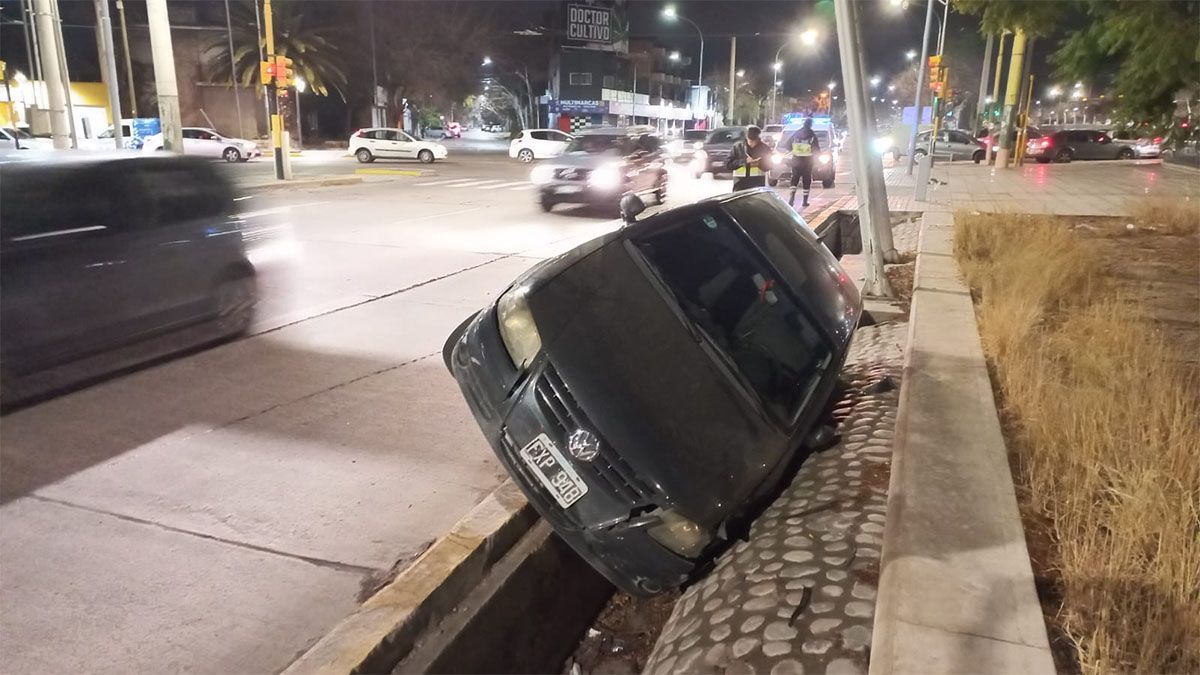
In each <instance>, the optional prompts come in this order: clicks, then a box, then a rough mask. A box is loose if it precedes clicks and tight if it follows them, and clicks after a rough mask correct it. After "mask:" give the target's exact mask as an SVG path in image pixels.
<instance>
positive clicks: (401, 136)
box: [387, 129, 412, 143]
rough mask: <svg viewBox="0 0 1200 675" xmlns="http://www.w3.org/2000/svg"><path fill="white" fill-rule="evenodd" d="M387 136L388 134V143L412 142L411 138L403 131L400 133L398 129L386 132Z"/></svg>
mask: <svg viewBox="0 0 1200 675" xmlns="http://www.w3.org/2000/svg"><path fill="white" fill-rule="evenodd" d="M387 134H388V140H389V141H399V142H401V143H410V142H412V136H409V135H408V134H406V133H404V132H403V131H400V130H399V129H392V130H391V131H389V132H387Z"/></svg>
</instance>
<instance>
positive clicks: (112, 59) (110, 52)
mask: <svg viewBox="0 0 1200 675" xmlns="http://www.w3.org/2000/svg"><path fill="white" fill-rule="evenodd" d="M96 27H97V29H98V30H99V32H100V35H99V38H100V39H99V45H98V46H99V48H100V66H101V67H102V68H103V70H102V71H101V72H103V73H104V84H106V85H108V109H109V112H111V113H112V122H113V140H114V141H115V142H116V145H117V150H124V149H125V138H124V137H123V135H122V134H121V92H120V90H118V89H117V55H116V48H115V47H113V37H112V19H111V18H110V17H109V16H108V0H96Z"/></svg>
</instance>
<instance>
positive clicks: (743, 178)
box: [725, 125, 771, 191]
mask: <svg viewBox="0 0 1200 675" xmlns="http://www.w3.org/2000/svg"><path fill="white" fill-rule="evenodd" d="M770 161H771V147H770V146H768V145H767V144H766V143H764V142H763V140H762V129H759V128H758V127H756V126H753V125H751V126H749V127H746V140H744V141H739V142H738V143H737V144H736V145H734V146H733V150H732V151H731V152H730V153H729V160H728V161H727V162H725V168H726V170H728V171H732V172H733V189H734V191H737V190H746V189H748V188H754V187H762V186H764V185H766V184H767V176H766V173H767V171H769V170H770V168H771V167H770V166H769V163H770Z"/></svg>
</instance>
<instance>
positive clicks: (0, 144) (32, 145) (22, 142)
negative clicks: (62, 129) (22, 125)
mask: <svg viewBox="0 0 1200 675" xmlns="http://www.w3.org/2000/svg"><path fill="white" fill-rule="evenodd" d="M0 148H3V149H6V150H41V151H46V150H53V149H54V141H52V140H50V139H49V138H38V137H36V136H33V135H31V134H30V133H29V132H28V131H25V130H24V129H13V128H12V127H4V128H0Z"/></svg>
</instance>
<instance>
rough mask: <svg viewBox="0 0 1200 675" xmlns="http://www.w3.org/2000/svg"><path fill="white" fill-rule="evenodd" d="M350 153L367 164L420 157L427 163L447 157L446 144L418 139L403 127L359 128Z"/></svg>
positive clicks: (351, 142) (352, 138)
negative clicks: (383, 160)
mask: <svg viewBox="0 0 1200 675" xmlns="http://www.w3.org/2000/svg"><path fill="white" fill-rule="evenodd" d="M350 154H352V155H354V156H355V157H356V158H358V161H360V162H362V163H364V164H366V163H367V162H374V161H375V160H376V159H418V160H421V162H423V163H425V164H429V163H431V162H433V161H434V160H435V159H446V155H447V154H448V153H447V152H446V146H444V145H442V144H441V143H434V142H432V141H418V140H417V139H415V138H413V137H412V136H409V135H408V133H407V132H405V131H404V130H403V129H389V128H384V127H377V128H374V129H359V130H358V131H356V132H354V135H353V136H351V137H350Z"/></svg>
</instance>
